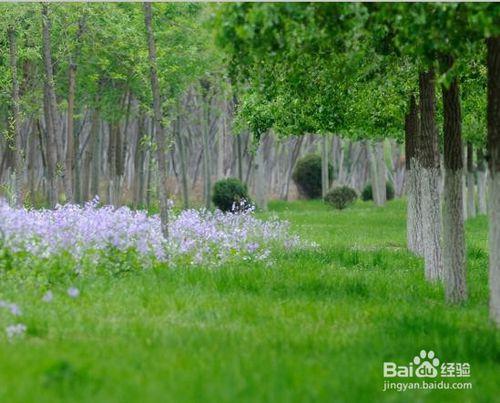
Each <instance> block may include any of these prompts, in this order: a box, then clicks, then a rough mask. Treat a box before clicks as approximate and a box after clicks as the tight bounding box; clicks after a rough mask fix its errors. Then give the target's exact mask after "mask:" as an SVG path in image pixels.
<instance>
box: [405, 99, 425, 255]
mask: <svg viewBox="0 0 500 403" xmlns="http://www.w3.org/2000/svg"><path fill="white" fill-rule="evenodd" d="M419 126H420V124H419V116H418V107H417V104H416V102H415V98H414V97H411V98H410V109H409V112H408V115H407V117H406V121H405V137H406V138H405V163H406V177H407V181H406V193H407V195H408V206H407V237H408V249H410V250H411V251H412V252H413V253H415V254H417V255H419V256H423V241H422V237H423V221H422V220H423V217H422V193H421V186H420V184H421V182H420V180H419V174H420V171H419V168H420V165H419V164H418V162H417V159H416V152H417V146H418V140H419V130H420V127H419Z"/></svg>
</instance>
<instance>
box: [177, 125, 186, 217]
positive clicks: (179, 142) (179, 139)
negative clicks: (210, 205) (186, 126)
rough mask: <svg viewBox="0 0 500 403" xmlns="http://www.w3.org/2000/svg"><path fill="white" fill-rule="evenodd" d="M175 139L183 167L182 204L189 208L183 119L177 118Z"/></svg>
mask: <svg viewBox="0 0 500 403" xmlns="http://www.w3.org/2000/svg"><path fill="white" fill-rule="evenodd" d="M175 137H176V140H177V147H178V149H179V159H180V165H181V181H182V202H183V204H184V208H185V209H188V208H189V186H188V174H187V164H186V147H185V146H184V142H183V139H182V133H181V119H180V117H177V119H176V122H175Z"/></svg>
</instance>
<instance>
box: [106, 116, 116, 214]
mask: <svg viewBox="0 0 500 403" xmlns="http://www.w3.org/2000/svg"><path fill="white" fill-rule="evenodd" d="M117 127H118V124H117V123H110V124H109V125H108V133H109V142H108V161H107V162H108V204H109V205H111V206H113V205H115V204H116V199H115V182H116V180H117V178H116V151H117V150H116V136H117Z"/></svg>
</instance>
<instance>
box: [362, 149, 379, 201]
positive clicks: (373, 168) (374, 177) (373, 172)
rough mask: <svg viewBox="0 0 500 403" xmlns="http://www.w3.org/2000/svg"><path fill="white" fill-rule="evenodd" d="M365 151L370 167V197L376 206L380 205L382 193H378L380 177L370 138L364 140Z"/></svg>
mask: <svg viewBox="0 0 500 403" xmlns="http://www.w3.org/2000/svg"><path fill="white" fill-rule="evenodd" d="M365 148H366V153H367V156H368V164H369V169H370V182H371V187H372V197H373V201H374V203H375V205H376V206H382V205H383V203H382V195H381V194H380V186H379V180H380V177H379V175H378V172H377V157H376V155H375V152H374V150H373V146H372V144H371V142H370V140H366V142H365Z"/></svg>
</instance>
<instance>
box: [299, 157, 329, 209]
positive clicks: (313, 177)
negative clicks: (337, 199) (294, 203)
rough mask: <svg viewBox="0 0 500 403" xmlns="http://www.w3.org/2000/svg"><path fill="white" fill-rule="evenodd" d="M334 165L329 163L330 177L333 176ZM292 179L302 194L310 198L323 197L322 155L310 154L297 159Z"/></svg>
mask: <svg viewBox="0 0 500 403" xmlns="http://www.w3.org/2000/svg"><path fill="white" fill-rule="evenodd" d="M332 176H333V167H332V165H331V164H328V177H329V178H332ZM292 179H293V181H294V182H295V185H297V189H298V190H299V193H300V195H301V196H303V197H306V198H308V199H318V198H320V197H321V157H320V156H319V155H317V154H309V155H306V156H305V157H303V158H301V159H300V160H298V161H297V164H296V165H295V168H294V170H293V174H292Z"/></svg>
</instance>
